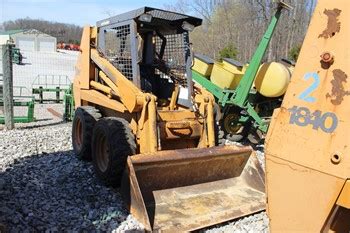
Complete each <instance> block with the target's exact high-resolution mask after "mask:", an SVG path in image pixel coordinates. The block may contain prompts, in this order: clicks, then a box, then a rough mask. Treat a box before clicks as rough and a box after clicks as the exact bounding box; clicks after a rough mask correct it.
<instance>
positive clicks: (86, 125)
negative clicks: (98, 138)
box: [72, 106, 102, 161]
mask: <svg viewBox="0 0 350 233" xmlns="http://www.w3.org/2000/svg"><path fill="white" fill-rule="evenodd" d="M101 117H102V115H101V113H100V112H99V110H98V109H96V108H94V107H92V106H83V107H79V108H77V110H76V111H75V115H74V119H73V124H72V144H73V150H74V153H75V154H76V156H77V157H78V158H79V159H81V160H87V161H89V160H91V140H92V132H93V128H94V126H95V124H96V122H97V121H98V119H99V118H101Z"/></svg>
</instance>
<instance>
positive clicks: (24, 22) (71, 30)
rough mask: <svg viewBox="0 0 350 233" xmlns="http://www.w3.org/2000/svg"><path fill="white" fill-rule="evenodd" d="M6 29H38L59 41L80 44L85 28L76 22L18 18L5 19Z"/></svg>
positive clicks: (4, 25) (4, 26)
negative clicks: (66, 22)
mask: <svg viewBox="0 0 350 233" xmlns="http://www.w3.org/2000/svg"><path fill="white" fill-rule="evenodd" d="M3 28H4V30H6V31H8V30H16V29H23V30H25V29H36V30H38V31H41V32H43V33H45V34H48V35H50V36H53V37H56V38H57V42H64V43H74V44H80V40H81V35H82V32H83V28H82V27H80V26H77V25H74V24H65V23H58V22H50V21H46V20H41V19H30V18H24V19H16V20H10V21H5V22H4V23H3Z"/></svg>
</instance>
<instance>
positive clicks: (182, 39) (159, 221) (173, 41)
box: [72, 7, 265, 231]
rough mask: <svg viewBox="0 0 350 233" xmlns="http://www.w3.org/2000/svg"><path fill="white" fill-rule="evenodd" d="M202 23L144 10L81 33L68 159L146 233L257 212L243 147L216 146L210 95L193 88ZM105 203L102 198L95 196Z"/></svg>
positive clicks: (252, 164)
mask: <svg viewBox="0 0 350 233" xmlns="http://www.w3.org/2000/svg"><path fill="white" fill-rule="evenodd" d="M201 22H202V21H201V19H198V18H195V17H191V16H187V15H183V14H178V13H174V12H169V11H164V10H159V9H155V8H150V7H144V8H141V9H137V10H134V11H131V12H127V13H124V14H121V15H117V16H114V17H111V18H108V19H105V20H102V21H99V22H97V25H96V26H95V27H90V26H87V27H85V28H84V31H83V35H82V40H81V54H80V56H79V59H78V64H77V74H76V77H75V79H74V84H73V93H74V102H75V106H76V111H75V115H74V120H73V127H72V141H73V148H74V151H75V154H76V155H77V156H78V157H79V158H81V159H85V160H89V159H91V160H92V162H93V165H94V168H95V172H96V175H97V176H98V177H99V178H100V179H101V180H102V181H104V182H105V183H106V184H107V185H112V186H119V185H121V190H122V192H123V196H124V197H125V200H126V203H127V204H128V207H129V209H130V212H131V213H132V214H133V215H134V216H135V217H136V218H137V219H138V220H139V221H140V222H141V223H142V224H143V225H144V226H145V228H146V230H148V231H151V230H166V231H167V230H168V231H188V230H196V229H200V228H203V227H206V226H210V225H213V224H217V223H221V222H224V221H228V220H230V219H234V218H238V217H241V216H245V215H249V214H252V213H255V212H258V211H261V210H264V209H265V193H264V190H265V187H264V173H263V170H262V169H261V167H260V165H259V162H258V160H257V157H256V155H255V154H254V153H253V152H252V149H251V148H250V147H237V146H221V147H216V146H215V144H216V136H215V135H216V133H217V132H216V127H215V123H214V97H213V96H212V95H211V94H210V93H209V92H207V91H205V90H204V89H202V88H200V87H197V86H195V85H194V84H193V82H192V76H191V75H192V72H191V66H192V58H193V57H192V51H191V46H190V42H189V32H190V31H192V30H193V29H194V28H195V27H196V26H199V25H201ZM102 198H103V197H102Z"/></svg>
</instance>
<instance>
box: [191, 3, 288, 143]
mask: <svg viewBox="0 0 350 233" xmlns="http://www.w3.org/2000/svg"><path fill="white" fill-rule="evenodd" d="M289 8H290V7H289V6H288V5H286V4H285V3H283V2H280V3H279V5H278V9H277V11H276V13H275V15H274V17H273V18H272V20H271V22H270V25H269V26H268V28H267V30H266V32H265V34H264V36H263V38H262V39H261V41H260V44H259V46H258V48H257V49H256V51H255V53H254V55H253V57H252V59H251V61H250V63H249V65H246V66H244V65H241V64H239V63H238V62H235V61H232V60H230V59H226V60H224V61H223V63H220V64H219V63H215V64H214V68H212V70H211V68H210V69H209V70H211V72H207V71H208V69H206V70H205V71H204V70H203V69H201V68H198V67H199V65H200V64H202V63H203V64H204V63H208V61H205V59H204V60H203V59H198V58H197V59H195V65H194V67H193V71H192V76H193V79H194V80H195V81H196V82H197V83H199V84H200V85H201V86H203V87H204V88H206V89H207V90H208V91H209V92H211V93H212V94H213V95H214V96H215V98H216V102H217V104H218V105H219V106H220V110H221V112H222V115H223V118H222V119H221V120H220V121H221V124H220V127H221V129H222V130H223V131H224V133H225V135H226V136H228V137H230V138H229V139H230V140H233V141H239V140H241V139H243V138H245V137H246V136H248V135H249V134H250V133H251V132H252V129H254V136H259V137H260V138H261V137H262V135H263V134H264V133H266V132H267V129H268V125H269V119H270V118H271V116H272V112H273V109H275V108H276V107H278V106H279V105H280V104H281V101H282V98H281V96H283V94H284V93H285V90H286V88H287V86H288V83H289V80H290V71H289V70H288V68H287V67H285V66H283V65H282V64H280V63H276V62H272V63H265V64H263V65H261V63H262V60H263V58H264V55H265V53H266V50H267V48H268V45H269V43H270V41H271V38H272V35H273V33H274V30H275V28H276V26H277V23H278V21H279V18H280V16H281V13H282V10H283V9H289ZM198 60H200V61H199V63H200V64H199V65H198V64H197V65H196V61H198ZM229 63H230V64H229ZM208 64H210V62H209V63H208ZM230 67H231V68H230ZM230 69H231V71H230ZM229 71H230V72H229ZM208 73H210V77H209V75H208ZM230 75H232V77H231V76H230ZM220 115H221V114H220ZM219 136H220V135H219ZM254 138H255V140H256V138H257V137H254Z"/></svg>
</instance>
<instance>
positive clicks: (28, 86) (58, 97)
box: [0, 46, 79, 127]
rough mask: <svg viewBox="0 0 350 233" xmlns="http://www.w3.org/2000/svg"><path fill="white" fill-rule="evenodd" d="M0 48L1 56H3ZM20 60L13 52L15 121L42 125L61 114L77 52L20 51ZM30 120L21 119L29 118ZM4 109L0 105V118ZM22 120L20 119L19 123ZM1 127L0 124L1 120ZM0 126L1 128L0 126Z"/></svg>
mask: <svg viewBox="0 0 350 233" xmlns="http://www.w3.org/2000/svg"><path fill="white" fill-rule="evenodd" d="M1 50H2V48H1V46H0V54H2V51H1ZM19 52H20V58H21V59H20V60H18V58H17V57H14V56H15V55H16V56H18V53H17V51H16V54H15V53H14V52H13V50H12V62H13V68H12V71H13V72H12V73H13V100H14V116H15V122H21V123H26V122H31V121H32V120H34V121H36V122H39V121H40V122H45V121H50V120H53V119H56V120H57V118H60V117H62V115H63V111H64V106H63V99H64V93H65V91H66V90H68V89H69V88H70V85H71V83H72V80H73V78H74V75H75V64H76V62H77V58H78V55H79V52H78V51H68V50H57V51H56V52H42V51H26V50H19ZM2 69H3V67H2V56H0V101H2V100H3V94H2V79H3V77H2V76H1V74H2V73H3V70H2ZM31 111H32V112H33V114H32V115H33V117H32V118H33V119H32V120H30V119H29V120H23V119H26V118H28V117H30V114H31ZM3 116H4V108H3V106H0V119H1V117H3ZM21 119H22V120H21ZM0 124H3V123H2V122H1V120H0ZM0 127H1V125H0Z"/></svg>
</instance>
